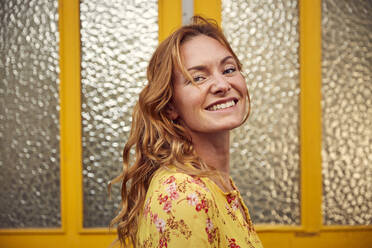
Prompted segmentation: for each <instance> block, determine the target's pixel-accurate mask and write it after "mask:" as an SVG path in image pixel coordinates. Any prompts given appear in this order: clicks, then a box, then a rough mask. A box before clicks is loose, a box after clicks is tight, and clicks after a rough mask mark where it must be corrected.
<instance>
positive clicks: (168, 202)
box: [163, 201, 172, 213]
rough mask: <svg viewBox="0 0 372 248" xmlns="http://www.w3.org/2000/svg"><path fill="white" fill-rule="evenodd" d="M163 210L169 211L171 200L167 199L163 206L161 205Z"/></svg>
mask: <svg viewBox="0 0 372 248" xmlns="http://www.w3.org/2000/svg"><path fill="white" fill-rule="evenodd" d="M163 210H164V211H165V212H166V213H169V212H170V211H171V210H172V202H171V201H167V202H165V204H164V206H163Z"/></svg>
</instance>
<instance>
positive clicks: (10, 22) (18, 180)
mask: <svg viewBox="0 0 372 248" xmlns="http://www.w3.org/2000/svg"><path fill="white" fill-rule="evenodd" d="M57 27H58V1H57V0H55V1H43V2H40V1H16V0H8V1H1V2H0V37H1V42H0V182H1V188H0V199H1V200H0V228H23V227H59V226H60V225H61V216H60V187H59V185H60V179H59V177H60V174H59V111H58V110H59V95H58V88H59V79H58V76H59V53H58V52H59V44H58V43H59V42H58V36H59V34H58V30H57Z"/></svg>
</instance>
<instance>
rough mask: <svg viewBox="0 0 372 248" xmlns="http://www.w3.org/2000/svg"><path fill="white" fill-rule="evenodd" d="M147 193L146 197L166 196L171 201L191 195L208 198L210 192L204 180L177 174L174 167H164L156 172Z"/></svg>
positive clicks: (180, 173)
mask: <svg viewBox="0 0 372 248" xmlns="http://www.w3.org/2000/svg"><path fill="white" fill-rule="evenodd" d="M147 193H148V196H153V195H154V194H155V195H158V196H159V195H168V196H169V197H170V198H171V199H172V198H175V197H177V196H179V195H186V196H189V195H193V194H192V193H194V194H197V195H199V196H203V197H207V198H209V197H210V190H209V188H208V186H207V184H206V183H205V181H204V180H202V179H201V178H200V177H197V176H190V175H188V174H186V173H183V172H179V171H177V170H176V168H174V167H164V168H160V169H159V170H158V171H156V172H155V174H154V176H153V178H152V179H151V183H150V185H149V188H148V190H147Z"/></svg>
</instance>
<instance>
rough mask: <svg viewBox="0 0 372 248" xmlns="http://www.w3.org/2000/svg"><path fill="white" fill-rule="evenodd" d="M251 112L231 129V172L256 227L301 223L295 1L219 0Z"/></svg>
mask: <svg viewBox="0 0 372 248" xmlns="http://www.w3.org/2000/svg"><path fill="white" fill-rule="evenodd" d="M222 27H223V29H224V31H225V34H226V35H227V37H228V40H229V41H230V42H231V44H232V47H233V49H234V51H235V52H236V53H237V55H238V57H239V58H240V59H241V62H242V63H243V69H244V72H245V75H246V79H247V83H248V87H249V91H250V95H251V101H252V112H251V116H250V118H249V119H248V121H247V123H246V124H244V125H243V126H242V127H241V128H239V129H238V130H236V131H234V133H233V135H232V149H231V152H232V154H231V174H232V177H233V178H234V179H235V180H236V182H237V184H238V186H239V188H240V189H241V191H242V195H243V197H244V199H245V201H246V203H247V205H248V207H249V208H250V211H251V215H252V218H253V219H254V221H255V222H256V223H273V224H290V225H298V224H300V193H299V184H300V171H299V93H300V89H299V57H298V50H299V34H298V6H297V0H280V1H279V0H265V1H262V0H249V1H248V0H234V1H232V0H223V1H222Z"/></svg>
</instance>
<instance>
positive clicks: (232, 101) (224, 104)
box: [208, 100, 235, 111]
mask: <svg viewBox="0 0 372 248" xmlns="http://www.w3.org/2000/svg"><path fill="white" fill-rule="evenodd" d="M234 105H235V101H234V100H231V101H229V102H225V103H221V104H216V105H213V106H212V107H209V108H208V110H211V111H215V110H220V109H225V108H229V107H231V106H234Z"/></svg>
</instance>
